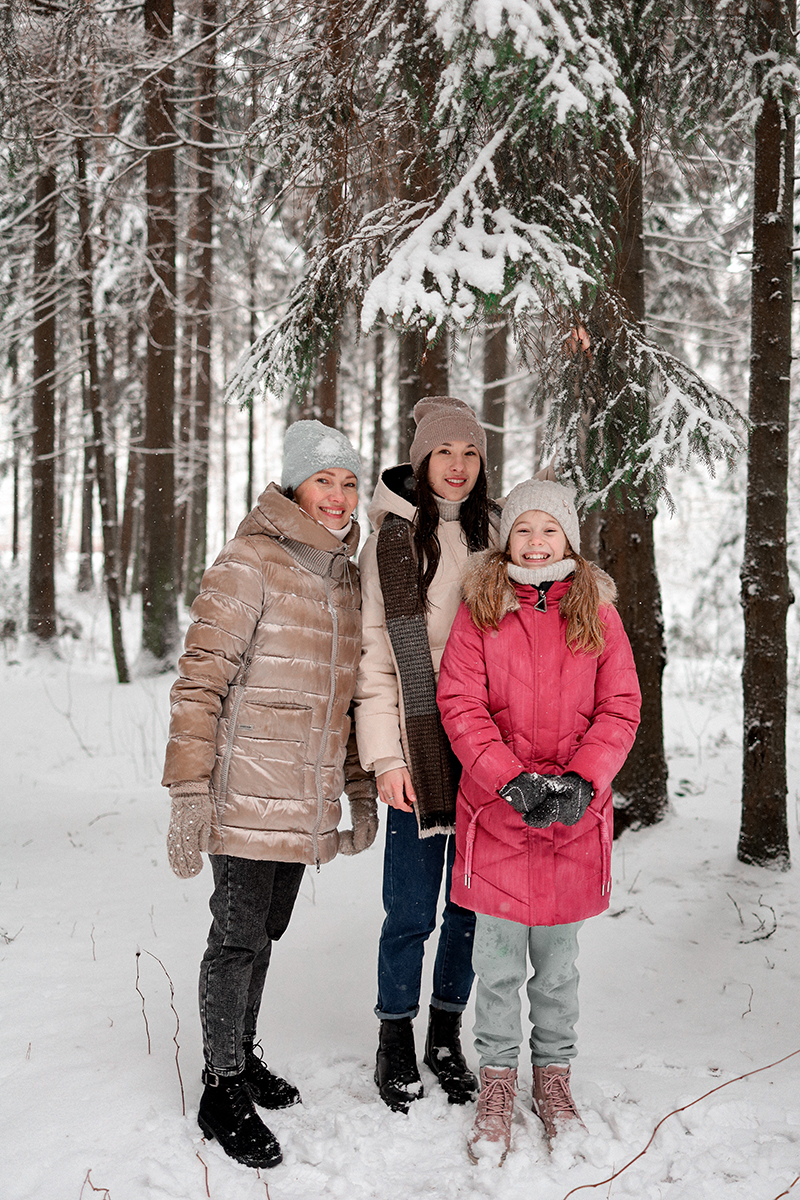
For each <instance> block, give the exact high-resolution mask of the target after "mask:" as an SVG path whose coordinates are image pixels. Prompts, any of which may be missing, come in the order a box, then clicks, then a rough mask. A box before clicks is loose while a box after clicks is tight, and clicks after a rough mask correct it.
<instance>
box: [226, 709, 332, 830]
mask: <svg viewBox="0 0 800 1200" xmlns="http://www.w3.org/2000/svg"><path fill="white" fill-rule="evenodd" d="M220 724H222V722H220ZM311 724H312V709H311V707H310V706H309V705H300V704H254V703H252V702H248V701H243V702H242V703H241V704H240V706H239V709H238V712H237V717H236V726H235V728H233V729H227V730H224V731H223V730H220V732H221V733H222V734H223V738H224V742H223V744H227V746H229V748H230V749H229V751H226V752H225V753H229V762H228V769H227V772H226V783H227V786H226V789H225V791H226V795H225V797H223V799H224V800H226V801H229V800H230V798H231V797H232V796H251V797H255V798H258V799H262V800H269V799H276V800H277V799H280V800H301V799H303V798H304V797H305V791H306V787H305V776H306V764H307V763H308V761H309V755H310V753H311V750H310V747H309V743H310V741H311V738H312V731H311ZM226 819H227V820H231V821H232V823H234V824H238V823H239V821H238V820H237V819H235V818H233V816H232V814H231V813H230V812H228V813H226Z"/></svg>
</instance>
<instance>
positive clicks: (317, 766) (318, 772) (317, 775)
mask: <svg viewBox="0 0 800 1200" xmlns="http://www.w3.org/2000/svg"><path fill="white" fill-rule="evenodd" d="M329 587H330V581H329V579H328V577H327V576H325V599H326V601H327V604H328V612H329V613H330V614H331V622H332V625H333V631H332V637H331V661H330V671H331V677H330V686H329V688H328V706H327V708H326V710H325V723H324V725H323V727H322V737H321V739H320V744H319V753H318V754H317V761H316V762H315V763H314V784H315V786H316V789H317V820H316V823H315V825H314V828H313V830H312V831H311V847H312V849H313V852H314V864H315V866H316V868H317V871H319V869H320V861H319V841H318V838H319V830H320V826H321V825H322V809H323V804H324V798H323V795H322V760H323V758H324V756H325V746H326V743H327V741H328V732H329V730H330V727H331V713H332V711H333V698H334V694H335V690H336V659H337V657H338V654H339V614H338V613H337V611H336V607H335V605H334V604H333V603H332V601H331V594H330V590H329Z"/></svg>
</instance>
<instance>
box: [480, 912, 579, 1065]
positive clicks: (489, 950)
mask: <svg viewBox="0 0 800 1200" xmlns="http://www.w3.org/2000/svg"><path fill="white" fill-rule="evenodd" d="M582 924H583V921H577V922H576V923H575V924H573V925H552V926H548V925H533V926H528V925H519V924H517V922H516V921H504V920H503V919H502V918H500V917H487V916H484V915H483V914H482V913H478V917H477V921H476V924H475V941H474V943H473V946H472V966H473V968H474V970H475V975H476V977H477V983H476V988H475V1027H474V1034H475V1049H476V1051H477V1053H478V1055H479V1057H480V1065H481V1066H482V1067H516V1066H517V1062H518V1060H519V1049H520V1046H521V1044H522V1022H521V1015H520V1014H521V1002H520V995H519V992H520V988H521V987H522V985H523V983H525V980H526V976H527V975H528V956H530V961H531V965H532V967H533V974H532V975H530V977H529V978H528V980H527V985H526V990H527V993H528V1002H529V1004H530V1019H531V1025H532V1026H533V1028H532V1029H531V1037H530V1046H531V1061H532V1062H533V1064H534V1066H537V1067H546V1066H548V1065H549V1064H550V1063H558V1064H566V1063H567V1062H569V1060H570V1059H571V1058H574V1057H575V1055H576V1054H577V1050H576V1048H575V1023H576V1021H577V1020H578V979H579V976H578V969H577V967H576V965H575V960H576V959H577V957H578V930H579V929H580V927H581V925H582Z"/></svg>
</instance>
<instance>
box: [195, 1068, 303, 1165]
mask: <svg viewBox="0 0 800 1200" xmlns="http://www.w3.org/2000/svg"><path fill="white" fill-rule="evenodd" d="M203 1083H204V1084H205V1088H204V1090H203V1095H202V1096H201V1098H200V1109H199V1111H198V1113H197V1123H198V1125H199V1126H200V1128H201V1129H202V1131H203V1133H204V1134H205V1136H206V1137H207V1138H216V1139H217V1141H218V1142H219V1144H220V1146H222V1149H223V1150H224V1151H225V1153H226V1154H227V1155H229V1156H230V1157H231V1158H235V1159H236V1161H237V1162H240V1163H242V1164H243V1165H244V1166H245V1167H276V1166H277V1165H278V1163H279V1162H280V1161H281V1159H282V1157H283V1156H282V1154H281V1148H280V1146H279V1145H278V1139H277V1138H276V1137H275V1135H274V1134H273V1133H272V1132H271V1131H270V1130H269V1129H267V1127H266V1125H265V1124H264V1123H263V1121H262V1120H261V1118H260V1117H259V1116H258V1114H257V1113H256V1110H255V1109H254V1108H253V1101H252V1099H251V1097H250V1092H249V1091H248V1088H247V1084H246V1083H245V1078H244V1072H242V1074H241V1075H230V1076H225V1075H215V1074H214V1073H213V1071H204V1072H203Z"/></svg>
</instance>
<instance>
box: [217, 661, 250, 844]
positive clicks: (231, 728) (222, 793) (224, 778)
mask: <svg viewBox="0 0 800 1200" xmlns="http://www.w3.org/2000/svg"><path fill="white" fill-rule="evenodd" d="M252 661H253V652H252V648H250V647H248V650H247V654H246V656H245V658H244V659H243V661H242V669H241V674H240V675H239V678H238V680H236V681H235V682H234V684H233V686H234V687H235V688H237V689H238V690H237V692H236V696H235V698H234V701H233V706H232V708H231V715H230V717H229V718H228V737H227V740H226V742H225V753H224V754H223V756H222V766H221V767H220V772H219V796H218V797H216V809H217V824H218V825H219V823H220V822H219V818H220V816H221V815H222V808H223V806H224V802H225V797H226V796H227V794H228V772H229V770H230V765H231V758H232V756H233V743H234V740H235V737H236V725H237V722H238V720H239V708H240V707H241V703H242V700H243V699H244V687H245V683H246V682H247V676H248V673H249V671H250V664H251V663H252ZM220 836H221V835H220ZM223 849H224V842H223Z"/></svg>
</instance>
